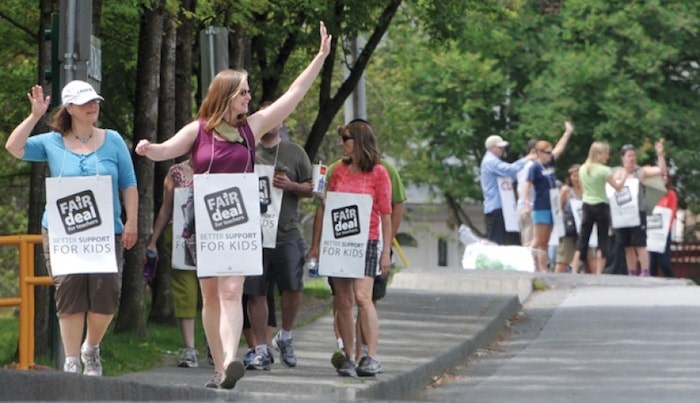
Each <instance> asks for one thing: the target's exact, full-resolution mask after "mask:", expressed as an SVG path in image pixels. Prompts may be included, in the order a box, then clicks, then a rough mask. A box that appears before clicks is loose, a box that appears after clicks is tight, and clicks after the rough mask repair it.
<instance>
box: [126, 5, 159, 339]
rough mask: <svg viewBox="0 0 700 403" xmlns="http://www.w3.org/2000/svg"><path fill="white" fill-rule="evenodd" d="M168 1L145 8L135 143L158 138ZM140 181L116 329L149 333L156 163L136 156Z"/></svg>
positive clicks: (141, 37)
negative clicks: (146, 274) (146, 273)
mask: <svg viewBox="0 0 700 403" xmlns="http://www.w3.org/2000/svg"><path fill="white" fill-rule="evenodd" d="M164 3H165V0H160V1H158V2H156V3H154V4H153V6H152V8H145V7H144V8H142V9H141V21H140V24H139V25H140V31H139V44H138V51H137V53H138V56H137V57H138V60H137V67H136V71H137V73H136V98H135V108H134V138H133V144H134V145H136V144H137V143H138V142H139V140H141V139H147V140H150V141H153V142H155V141H156V136H155V134H156V130H157V120H158V95H159V94H158V87H159V84H160V48H161V43H162V36H161V35H162V32H163V20H164ZM134 162H135V167H136V180H137V181H138V184H139V187H138V188H139V216H138V220H139V223H138V231H139V240H138V242H137V243H136V246H134V247H133V248H132V249H131V250H129V251H126V253H125V256H124V257H125V261H124V272H123V275H122V295H121V305H120V308H119V314H118V316H117V320H116V323H115V328H114V330H115V332H129V333H133V334H135V335H137V336H141V337H145V336H146V312H145V310H146V307H145V303H144V300H145V297H144V289H145V287H144V280H143V272H142V270H143V257H144V255H145V253H146V243H147V242H148V239H147V238H148V236H149V235H150V233H151V227H152V224H153V191H152V187H153V179H154V178H153V176H154V169H153V162H152V161H150V160H149V159H147V158H143V157H135V158H134Z"/></svg>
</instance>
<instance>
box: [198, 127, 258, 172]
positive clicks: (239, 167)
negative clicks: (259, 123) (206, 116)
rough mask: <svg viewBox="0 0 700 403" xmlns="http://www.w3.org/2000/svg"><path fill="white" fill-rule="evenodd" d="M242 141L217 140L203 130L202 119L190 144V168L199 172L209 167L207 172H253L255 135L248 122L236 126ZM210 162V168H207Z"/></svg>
mask: <svg viewBox="0 0 700 403" xmlns="http://www.w3.org/2000/svg"><path fill="white" fill-rule="evenodd" d="M238 131H239V133H240V134H241V137H243V138H244V139H245V142H243V143H239V142H236V143H232V142H229V141H225V140H217V139H216V138H214V136H213V135H212V134H211V133H209V132H207V131H206V130H204V120H200V121H199V133H198V134H197V138H196V139H195V141H194V144H193V145H192V170H193V171H194V173H195V174H201V173H204V172H206V171H207V170H208V169H209V173H213V174H220V173H227V174H231V173H244V172H253V164H254V163H255V136H253V132H252V130H250V126H249V125H248V122H245V123H244V124H243V126H240V127H238ZM212 141H213V142H214V147H213V150H214V159H213V161H212ZM209 164H211V169H210V168H209Z"/></svg>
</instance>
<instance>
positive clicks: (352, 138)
mask: <svg viewBox="0 0 700 403" xmlns="http://www.w3.org/2000/svg"><path fill="white" fill-rule="evenodd" d="M340 138H341V139H342V140H343V143H345V142H347V141H348V140H355V138H354V137H352V136H347V135H345V134H341V135H340Z"/></svg>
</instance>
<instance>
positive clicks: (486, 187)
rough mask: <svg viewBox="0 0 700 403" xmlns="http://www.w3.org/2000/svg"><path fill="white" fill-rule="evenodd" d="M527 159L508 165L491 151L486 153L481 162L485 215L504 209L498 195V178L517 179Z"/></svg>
mask: <svg viewBox="0 0 700 403" xmlns="http://www.w3.org/2000/svg"><path fill="white" fill-rule="evenodd" d="M527 161H528V159H527V158H525V157H523V158H521V159H519V160H517V161H515V162H513V163H508V162H505V161H503V160H501V159H500V158H498V156H497V155H496V154H494V153H492V152H491V151H486V154H484V158H483V159H482V160H481V192H482V193H483V194H484V213H485V214H488V213H491V212H493V211H495V210H498V209H499V208H502V204H501V195H500V193H498V177H499V176H507V177H510V178H513V179H515V176H516V175H517V174H518V171H520V168H522V167H523V166H524V165H525V163H526V162H527Z"/></svg>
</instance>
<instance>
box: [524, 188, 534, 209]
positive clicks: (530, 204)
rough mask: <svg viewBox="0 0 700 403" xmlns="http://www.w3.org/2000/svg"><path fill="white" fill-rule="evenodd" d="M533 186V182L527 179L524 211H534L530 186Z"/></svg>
mask: <svg viewBox="0 0 700 403" xmlns="http://www.w3.org/2000/svg"><path fill="white" fill-rule="evenodd" d="M531 187H532V182H530V181H525V185H524V186H523V200H525V207H523V212H524V213H529V212H531V211H532V203H530V188H531Z"/></svg>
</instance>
